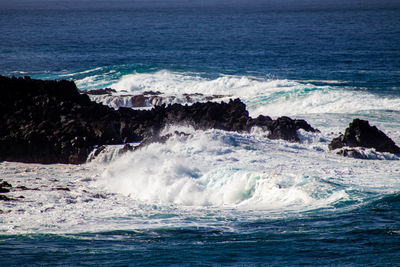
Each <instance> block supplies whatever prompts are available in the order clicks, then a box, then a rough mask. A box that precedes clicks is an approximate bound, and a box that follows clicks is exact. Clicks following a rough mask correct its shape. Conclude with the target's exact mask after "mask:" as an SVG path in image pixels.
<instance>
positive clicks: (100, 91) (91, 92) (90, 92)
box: [81, 88, 117, 95]
mask: <svg viewBox="0 0 400 267" xmlns="http://www.w3.org/2000/svg"><path fill="white" fill-rule="evenodd" d="M115 92H117V91H116V90H115V89H111V88H104V89H93V90H88V91H81V93H86V94H88V95H111V94H112V93H115Z"/></svg>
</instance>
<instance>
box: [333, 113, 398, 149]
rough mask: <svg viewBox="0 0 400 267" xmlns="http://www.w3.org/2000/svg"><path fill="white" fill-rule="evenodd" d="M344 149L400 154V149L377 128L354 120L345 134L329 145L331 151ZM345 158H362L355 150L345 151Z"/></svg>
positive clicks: (365, 122) (363, 121)
mask: <svg viewBox="0 0 400 267" xmlns="http://www.w3.org/2000/svg"><path fill="white" fill-rule="evenodd" d="M343 147H363V148H374V149H375V150H376V151H378V152H388V153H392V154H398V153H400V148H399V147H398V146H397V145H396V144H395V143H394V142H393V140H392V139H390V138H389V137H388V136H387V135H386V134H385V133H383V132H382V131H380V130H379V129H378V128H376V126H370V125H369V122H368V121H365V120H360V119H354V120H353V122H351V123H350V125H349V127H348V128H347V129H346V131H345V133H344V134H342V135H340V136H339V137H337V138H334V139H333V140H332V142H331V143H330V144H329V149H330V150H334V149H338V148H343ZM344 151H345V152H341V154H342V155H343V156H352V157H360V156H359V153H356V152H355V151H354V150H352V149H350V150H344Z"/></svg>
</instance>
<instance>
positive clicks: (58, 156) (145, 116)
mask: <svg viewBox="0 0 400 267" xmlns="http://www.w3.org/2000/svg"><path fill="white" fill-rule="evenodd" d="M104 90H105V92H106V93H108V92H107V89H104ZM108 91H109V90H108ZM156 93H157V92H153V93H151V94H150V93H149V94H148V95H151V96H157V95H156ZM0 94H1V95H2V96H1V97H0V116H1V118H0V160H3V161H4V160H6V161H19V162H37V163H71V164H80V163H84V162H86V159H87V156H88V155H89V153H90V152H91V151H92V150H93V148H94V147H95V146H102V145H111V144H124V143H129V142H139V141H142V140H143V139H144V138H146V139H149V140H151V139H152V138H153V139H154V138H155V139H156V138H157V136H158V135H159V132H160V130H161V129H162V128H163V127H164V126H166V125H168V124H183V123H184V124H190V125H192V126H193V127H194V128H195V129H202V130H206V129H211V128H213V129H221V130H226V131H238V132H248V131H250V130H251V128H252V127H254V126H258V127H261V128H263V129H265V130H268V131H269V133H270V134H269V136H268V137H269V138H271V139H284V140H287V141H290V142H299V137H298V135H297V132H296V131H297V130H299V129H304V130H306V131H311V132H314V131H317V130H316V129H314V128H312V127H311V126H310V125H309V124H308V123H307V122H306V121H304V120H292V119H290V118H288V117H281V118H278V119H277V120H272V119H271V118H270V117H268V116H259V117H258V118H256V119H253V118H251V117H249V114H248V111H247V110H246V106H245V104H244V103H243V102H241V101H240V100H239V99H235V100H230V101H229V102H228V103H224V102H222V103H213V102H207V103H194V104H193V105H190V106H188V105H180V104H173V105H169V106H166V105H165V104H164V105H160V106H156V107H154V108H153V109H151V110H133V109H129V108H119V109H118V110H114V109H112V108H110V107H107V106H104V105H101V104H98V103H95V102H92V101H90V99H89V97H88V95H86V94H81V93H80V92H79V91H78V89H77V88H76V85H75V84H74V82H71V81H65V80H62V81H43V80H34V79H30V78H29V77H25V78H8V77H4V76H0ZM127 150H131V148H129V147H127Z"/></svg>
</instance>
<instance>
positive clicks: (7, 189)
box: [0, 181, 12, 193]
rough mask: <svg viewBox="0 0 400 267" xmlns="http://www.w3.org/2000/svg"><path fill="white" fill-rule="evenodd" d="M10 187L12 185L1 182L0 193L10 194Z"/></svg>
mask: <svg viewBox="0 0 400 267" xmlns="http://www.w3.org/2000/svg"><path fill="white" fill-rule="evenodd" d="M11 187H12V185H11V184H10V183H8V182H7V181H2V182H1V183H0V193H8V192H10V188H11Z"/></svg>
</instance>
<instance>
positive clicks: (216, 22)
mask: <svg viewBox="0 0 400 267" xmlns="http://www.w3.org/2000/svg"><path fill="white" fill-rule="evenodd" d="M399 14H400V11H399V9H372V10H371V9H367V10H344V9H339V10H337V9H329V10H318V9H317V10H291V11H284V10H278V11H274V10H270V9H268V8H267V7H259V8H257V7H255V8H254V7H253V8H251V7H249V8H246V7H240V8H235V6H231V7H224V8H221V7H219V8H218V7H215V8H213V7H209V8H204V7H203V8H190V7H186V8H179V7H175V8H166V7H164V8H151V7H137V8H135V7H129V8H126V9H123V10H121V9H115V8H114V9H111V10H104V9H79V8H76V9H67V10H57V9H56V10H54V9H51V10H12V9H11V10H1V9H0V32H1V33H2V34H1V37H0V38H1V39H0V40H1V42H0V73H2V74H8V75H11V74H13V71H23V72H27V73H28V74H42V73H44V72H50V73H57V72H72V71H78V70H86V69H90V68H95V67H103V66H121V65H129V64H141V65H143V66H145V67H147V68H151V67H157V68H160V69H170V70H184V71H196V72H206V73H224V74H241V75H243V74H248V73H251V74H253V75H254V74H255V75H259V76H265V75H270V76H272V77H278V78H284V79H296V80H305V79H306V80H340V81H347V82H349V83H351V84H352V85H356V86H360V87H368V88H371V87H373V88H378V89H379V90H386V91H393V90H394V91H396V92H398V90H399V87H400V82H399V81H400V72H399V69H400V49H399V45H398V44H399V43H400V28H399V27H398V25H399V24H400V15H399ZM131 69H132V68H131ZM16 74H17V75H18V73H16Z"/></svg>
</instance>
